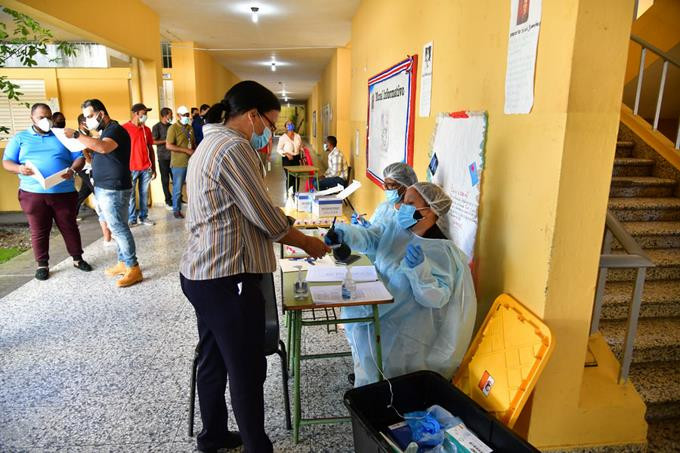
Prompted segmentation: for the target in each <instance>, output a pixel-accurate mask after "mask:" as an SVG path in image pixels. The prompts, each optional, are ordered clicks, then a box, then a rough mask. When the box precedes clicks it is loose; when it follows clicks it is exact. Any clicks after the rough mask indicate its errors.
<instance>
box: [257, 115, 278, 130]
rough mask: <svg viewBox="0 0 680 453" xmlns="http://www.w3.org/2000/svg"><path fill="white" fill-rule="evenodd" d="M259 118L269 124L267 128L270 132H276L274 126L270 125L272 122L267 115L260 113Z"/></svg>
mask: <svg viewBox="0 0 680 453" xmlns="http://www.w3.org/2000/svg"><path fill="white" fill-rule="evenodd" d="M260 116H261V117H262V118H264V119H266V120H267V123H269V126H267V127H268V128H269V129H271V131H272V132H274V131H276V125H275V124H274V123H272V121H271V120H270V119H269V118H267V115H265V114H264V113H261V114H260Z"/></svg>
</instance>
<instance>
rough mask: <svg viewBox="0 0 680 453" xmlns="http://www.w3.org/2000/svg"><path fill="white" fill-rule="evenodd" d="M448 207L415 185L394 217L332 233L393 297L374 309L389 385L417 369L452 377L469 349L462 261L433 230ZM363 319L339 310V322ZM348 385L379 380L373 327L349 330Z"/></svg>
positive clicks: (470, 311)
mask: <svg viewBox="0 0 680 453" xmlns="http://www.w3.org/2000/svg"><path fill="white" fill-rule="evenodd" d="M450 207H451V199H450V198H449V196H448V195H446V193H444V191H443V190H442V189H441V188H439V187H438V186H436V185H434V184H431V183H416V184H414V185H412V186H411V187H409V188H408V190H406V191H405V193H404V197H403V202H402V203H401V205H400V207H399V211H398V212H397V213H396V215H395V216H392V217H390V218H387V219H385V220H384V221H383V222H382V223H379V224H377V225H375V226H371V227H369V228H364V227H360V226H350V225H339V226H336V231H337V233H338V236H339V237H338V241H339V242H344V243H346V244H347V245H349V246H350V247H351V248H352V249H353V250H358V251H360V252H364V253H371V254H374V256H375V260H374V263H375V267H376V269H377V270H378V274H379V275H380V278H381V279H382V281H383V282H384V283H385V286H386V287H387V289H388V290H389V291H390V293H391V294H392V296H393V297H394V303H392V304H387V305H381V306H380V307H379V310H380V324H381V329H382V351H383V367H384V373H385V376H386V377H388V378H390V377H394V376H399V375H401V374H405V373H409V372H412V371H417V370H432V371H436V372H438V373H439V374H441V375H442V376H444V377H446V378H451V377H452V376H453V373H454V371H455V370H456V368H457V367H458V365H459V364H460V362H461V360H462V359H463V355H464V353H465V351H466V349H467V347H468V345H469V343H470V339H471V337H472V329H473V327H474V323H475V316H476V313H477V302H476V298H475V290H474V286H473V284H472V277H471V274H470V268H469V267H468V265H467V262H468V260H467V257H466V256H465V255H464V254H463V252H461V251H460V250H459V249H458V248H457V247H456V246H455V245H454V243H453V242H452V241H450V240H448V239H447V238H446V236H445V235H444V233H443V232H442V231H441V230H440V229H439V227H438V226H437V222H438V220H439V219H440V218H441V217H442V216H443V215H445V214H446V213H447V212H448V210H449V208H450ZM364 316H370V308H367V307H362V306H357V307H350V308H349V309H345V308H343V311H342V317H343V318H355V317H364ZM345 332H346V335H347V339H348V341H349V343H350V346H351V348H352V356H353V358H354V372H355V375H356V380H355V385H356V386H362V385H366V384H369V383H371V382H375V381H376V380H377V379H378V369H377V365H376V359H375V345H374V344H373V338H374V337H373V325H372V324H370V323H364V324H348V325H346V326H345Z"/></svg>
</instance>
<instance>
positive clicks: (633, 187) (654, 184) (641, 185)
mask: <svg viewBox="0 0 680 453" xmlns="http://www.w3.org/2000/svg"><path fill="white" fill-rule="evenodd" d="M676 184H677V182H676V181H675V180H674V179H665V178H656V177H654V176H614V177H612V183H611V187H610V189H609V196H610V197H672V196H673V191H674V189H675V186H676Z"/></svg>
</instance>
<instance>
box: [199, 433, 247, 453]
mask: <svg viewBox="0 0 680 453" xmlns="http://www.w3.org/2000/svg"><path fill="white" fill-rule="evenodd" d="M241 445H243V440H242V439H241V434H239V432H238V431H230V432H229V434H227V440H225V441H224V442H222V443H220V444H219V445H218V446H217V447H202V446H200V445H198V443H197V445H196V447H197V448H198V451H202V452H205V453H217V451H218V450H222V449H231V448H237V447H240V446H241Z"/></svg>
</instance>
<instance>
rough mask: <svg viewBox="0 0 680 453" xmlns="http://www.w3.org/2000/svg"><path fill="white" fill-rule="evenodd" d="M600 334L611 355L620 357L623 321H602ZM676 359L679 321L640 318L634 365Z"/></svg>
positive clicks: (679, 351) (679, 348)
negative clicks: (604, 339) (605, 340)
mask: <svg viewBox="0 0 680 453" xmlns="http://www.w3.org/2000/svg"><path fill="white" fill-rule="evenodd" d="M600 331H601V332H602V335H604V337H605V338H606V339H607V342H608V343H609V346H610V347H611V349H612V352H613V353H614V354H615V355H616V356H617V357H618V358H619V360H621V359H622V357H623V346H624V344H623V343H624V340H625V335H626V321H602V322H601V323H600ZM679 360H680V318H655V319H640V320H639V322H638V328H637V335H636V337H635V345H634V352H633V362H634V363H636V364H637V363H645V362H673V361H679Z"/></svg>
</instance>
